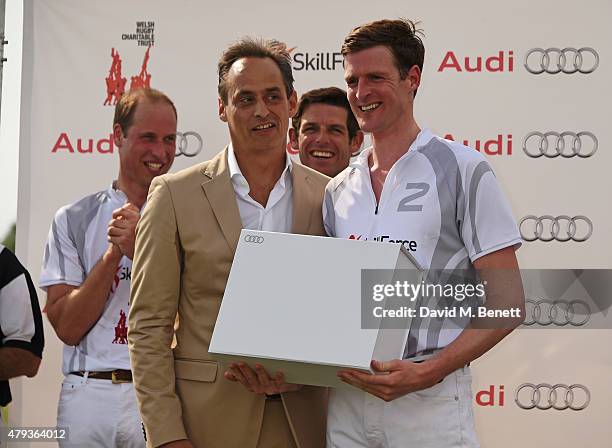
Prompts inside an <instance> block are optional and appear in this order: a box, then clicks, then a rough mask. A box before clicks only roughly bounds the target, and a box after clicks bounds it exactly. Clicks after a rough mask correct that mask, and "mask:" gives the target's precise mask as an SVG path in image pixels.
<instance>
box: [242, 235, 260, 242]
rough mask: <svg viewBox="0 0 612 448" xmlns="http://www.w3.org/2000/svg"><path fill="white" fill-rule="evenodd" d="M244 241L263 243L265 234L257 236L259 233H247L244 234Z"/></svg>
mask: <svg viewBox="0 0 612 448" xmlns="http://www.w3.org/2000/svg"><path fill="white" fill-rule="evenodd" d="M244 241H245V242H247V243H257V244H261V243H263V242H264V237H263V236H257V235H245V236H244Z"/></svg>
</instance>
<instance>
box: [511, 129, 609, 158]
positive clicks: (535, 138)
mask: <svg viewBox="0 0 612 448" xmlns="http://www.w3.org/2000/svg"><path fill="white" fill-rule="evenodd" d="M598 148H599V142H598V140H597V137H596V136H595V134H593V133H592V132H588V131H581V132H572V131H564V132H555V131H548V132H539V131H533V132H530V133H529V134H527V135H526V136H525V138H524V140H523V151H524V152H525V154H527V155H528V156H529V157H533V158H534V159H536V158H538V157H542V156H544V157H548V158H549V159H554V158H555V157H559V156H561V157H564V158H566V159H569V158H572V157H581V158H587V157H591V156H592V155H593V154H595V152H597V149H598Z"/></svg>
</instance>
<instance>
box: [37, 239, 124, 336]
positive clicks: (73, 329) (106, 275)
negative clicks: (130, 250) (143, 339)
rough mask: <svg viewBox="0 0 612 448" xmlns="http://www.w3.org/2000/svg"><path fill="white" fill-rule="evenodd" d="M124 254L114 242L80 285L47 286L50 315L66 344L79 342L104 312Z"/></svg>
mask: <svg viewBox="0 0 612 448" xmlns="http://www.w3.org/2000/svg"><path fill="white" fill-rule="evenodd" d="M121 257H122V254H121V251H120V250H119V248H118V247H117V246H116V245H114V244H112V243H111V244H109V245H108V248H107V249H106V252H104V255H102V258H101V259H100V260H99V261H98V262H97V263H96V265H95V266H94V267H93V269H92V270H91V271H90V273H89V275H88V276H87V278H86V279H85V281H84V282H83V283H82V284H81V286H79V287H78V288H77V287H75V286H71V285H67V284H58V285H51V286H49V287H48V288H47V305H46V307H45V310H46V312H47V317H48V318H49V322H51V325H52V326H53V328H54V329H55V332H56V333H57V336H58V337H59V338H60V339H61V340H62V341H63V342H64V343H66V344H68V345H78V344H79V342H81V339H83V337H84V336H85V335H86V334H87V332H88V331H89V330H90V328H91V327H93V325H94V324H95V323H96V322H97V321H98V319H99V318H100V316H101V315H102V312H103V311H104V306H105V304H106V300H107V299H108V294H109V292H110V289H111V286H112V284H113V279H114V277H115V273H116V272H117V267H118V266H119V261H120V260H121Z"/></svg>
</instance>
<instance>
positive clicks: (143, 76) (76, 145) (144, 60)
mask: <svg viewBox="0 0 612 448" xmlns="http://www.w3.org/2000/svg"><path fill="white" fill-rule="evenodd" d="M119 39H120V40H119ZM132 45H135V46H136V49H135V50H133V49H131V48H130V47H131V46H132ZM154 45H155V22H154V21H150V20H149V21H138V22H136V23H135V27H134V28H133V29H131V30H126V32H124V33H122V34H121V35H120V36H116V39H114V41H113V44H112V45H109V46H108V47H107V48H109V50H110V51H109V53H106V52H105V54H104V55H103V54H100V55H99V57H100V58H104V60H106V61H107V64H108V65H107V67H108V69H106V70H105V72H104V74H102V73H96V74H95V75H92V76H91V87H92V89H96V91H98V92H99V95H100V96H99V98H100V103H99V104H100V106H102V107H104V108H114V107H115V105H116V104H117V103H118V102H119V100H120V99H121V96H122V95H123V94H124V93H125V92H127V91H129V90H135V89H143V88H155V87H156V86H155V85H154V80H155V73H152V72H151V71H150V67H151V62H152V61H154V62H155V63H156V64H157V65H158V66H159V63H160V61H159V60H156V54H155V48H154ZM51 144H52V146H51V153H53V154H66V155H87V154H96V155H99V154H114V153H116V152H117V148H116V147H115V142H114V139H113V134H112V133H111V132H109V133H105V134H103V135H97V136H94V137H92V136H83V135H79V134H78V133H74V132H69V131H63V130H60V131H59V132H58V136H57V138H54V140H53V142H52V143H51ZM203 146H204V142H203V139H202V136H201V135H200V134H199V133H197V132H195V131H190V130H186V131H185V130H181V132H177V135H176V154H175V156H176V157H179V156H185V157H195V156H196V155H198V154H199V153H200V152H201V151H202V149H203Z"/></svg>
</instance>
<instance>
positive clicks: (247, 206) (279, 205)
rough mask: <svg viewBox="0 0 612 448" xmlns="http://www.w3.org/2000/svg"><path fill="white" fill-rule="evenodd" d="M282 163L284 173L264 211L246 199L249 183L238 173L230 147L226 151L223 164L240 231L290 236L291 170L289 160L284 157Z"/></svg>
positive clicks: (291, 208) (240, 172)
mask: <svg viewBox="0 0 612 448" xmlns="http://www.w3.org/2000/svg"><path fill="white" fill-rule="evenodd" d="M285 160H286V163H285V169H284V170H283V172H282V174H281V176H280V178H279V179H278V181H277V182H276V184H275V185H274V188H273V189H272V191H271V192H270V196H269V197H268V202H267V203H266V206H265V207H264V206H263V205H261V204H260V203H259V202H257V201H255V200H254V199H253V198H252V197H251V196H249V192H250V191H251V189H250V188H249V183H248V182H247V180H246V178H245V177H244V176H243V174H242V171H240V167H239V166H238V161H237V160H236V154H234V147H233V146H232V144H231V143H230V145H229V148H228V151H227V164H228V167H229V174H230V178H231V180H232V186H233V187H234V192H235V193H236V201H237V202H238V210H239V211H240V220H241V221H242V227H243V228H244V229H249V230H267V231H269V232H284V233H288V232H291V225H292V224H293V201H292V200H291V199H292V193H293V182H292V178H291V170H292V167H293V165H292V163H291V159H290V158H289V157H286V156H285Z"/></svg>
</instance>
